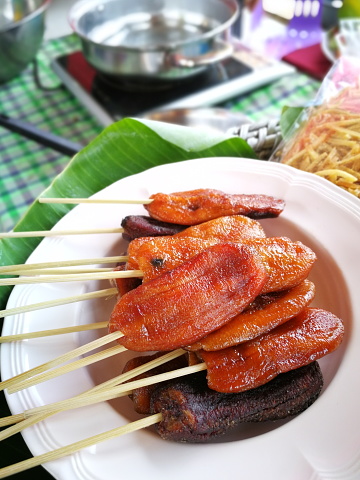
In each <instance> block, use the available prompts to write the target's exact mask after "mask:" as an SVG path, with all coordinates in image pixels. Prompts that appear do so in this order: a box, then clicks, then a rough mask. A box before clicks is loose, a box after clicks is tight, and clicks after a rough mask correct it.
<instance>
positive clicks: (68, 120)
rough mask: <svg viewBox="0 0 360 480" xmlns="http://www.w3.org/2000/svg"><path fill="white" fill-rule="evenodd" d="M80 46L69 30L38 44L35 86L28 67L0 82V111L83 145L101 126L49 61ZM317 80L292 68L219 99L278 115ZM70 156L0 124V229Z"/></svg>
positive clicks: (252, 112) (248, 111)
mask: <svg viewBox="0 0 360 480" xmlns="http://www.w3.org/2000/svg"><path fill="white" fill-rule="evenodd" d="M79 48H80V45H79V41H78V39H77V37H75V36H74V35H70V36H67V37H63V38H60V39H56V40H51V41H48V42H46V43H44V44H43V47H42V49H41V51H40V52H39V54H38V57H37V60H38V66H39V68H38V71H39V78H40V85H42V86H43V87H45V88H40V87H39V84H38V82H36V81H35V78H34V74H33V67H32V66H29V67H28V68H27V69H26V70H25V71H24V72H23V73H22V75H21V76H19V77H18V78H16V79H14V80H12V81H11V82H8V83H7V84H4V85H0V112H1V113H3V114H6V115H8V116H9V117H12V118H16V119H20V120H23V121H26V122H28V123H31V124H33V125H35V126H37V127H39V128H41V129H44V130H48V131H50V132H52V133H54V134H56V135H58V136H60V137H63V138H67V139H69V140H71V141H74V142H77V143H80V144H82V145H86V144H87V143H88V142H89V141H91V140H92V139H93V138H94V137H95V136H96V135H98V134H99V133H100V131H101V130H102V127H101V126H99V125H98V123H97V122H96V120H95V119H93V118H92V117H91V115H90V114H89V113H88V112H87V111H86V110H85V108H84V107H83V106H82V105H81V104H80V102H79V101H78V100H77V99H76V98H75V97H74V96H73V95H72V94H71V93H70V92H69V91H68V90H67V89H66V88H65V87H63V86H62V85H61V83H60V80H59V79H58V77H57V76H56V75H55V73H54V72H53V71H52V69H51V66H50V63H51V60H52V59H53V58H55V57H56V56H59V55H62V54H64V53H68V52H70V51H75V50H77V49H79ZM318 87H319V83H318V82H317V81H315V80H312V79H311V78H309V77H307V76H305V75H302V74H297V73H296V74H294V75H291V76H288V77H286V78H284V79H281V80H279V81H277V82H275V83H273V84H271V85H269V86H266V87H264V88H261V89H259V90H256V91H254V92H252V93H251V94H247V95H243V96H239V97H237V98H234V99H231V101H228V102H226V103H225V104H223V105H221V106H223V107H225V108H228V109H231V110H234V111H240V112H242V113H243V114H245V115H247V116H249V118H250V119H252V120H254V121H258V120H264V119H269V118H278V117H279V115H280V112H281V108H282V107H283V106H284V105H304V104H306V103H307V102H308V101H310V100H312V99H313V98H314V96H315V93H316V91H317V89H318ZM68 161H69V157H67V156H64V155H62V154H59V153H58V152H56V151H54V150H52V149H50V148H46V147H43V146H41V145H39V144H38V143H36V142H34V141H32V140H28V139H26V138H24V137H22V136H21V135H19V134H15V133H11V132H9V131H8V130H6V129H4V128H2V127H0V231H7V230H10V229H11V228H12V227H13V226H14V224H15V223H16V222H17V221H18V220H19V219H20V217H21V216H22V215H23V214H24V213H25V211H26V209H27V207H28V205H29V204H31V203H32V201H33V200H34V199H35V198H36V197H37V196H38V195H39V194H40V193H41V192H42V191H43V190H44V189H45V188H46V187H47V186H48V185H49V184H50V182H51V181H52V180H53V179H54V178H55V176H56V175H58V174H59V173H60V172H61V171H62V170H63V168H64V167H65V166H66V164H67V163H68Z"/></svg>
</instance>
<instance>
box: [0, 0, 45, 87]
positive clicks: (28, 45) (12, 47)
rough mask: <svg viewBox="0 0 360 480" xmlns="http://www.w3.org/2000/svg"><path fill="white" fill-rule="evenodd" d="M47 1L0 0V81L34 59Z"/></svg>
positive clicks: (41, 36) (17, 72)
mask: <svg viewBox="0 0 360 480" xmlns="http://www.w3.org/2000/svg"><path fill="white" fill-rule="evenodd" d="M49 3H50V0H0V83H2V82H7V81H8V80H11V79H12V78H14V77H16V76H17V75H19V74H20V72H21V71H22V70H24V68H25V67H26V66H27V65H28V64H29V63H30V62H31V60H33V59H34V57H35V56H36V53H37V51H38V49H39V47H40V45H41V42H42V40H43V35H44V28H45V11H46V9H47V7H48V6H49Z"/></svg>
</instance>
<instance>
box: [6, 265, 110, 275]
mask: <svg viewBox="0 0 360 480" xmlns="http://www.w3.org/2000/svg"><path fill="white" fill-rule="evenodd" d="M113 271H114V269H113V268H111V267H87V268H39V269H35V268H34V269H32V270H22V269H21V268H19V270H14V271H13V272H12V275H22V276H25V277H29V276H32V275H68V274H71V275H73V274H75V273H76V274H80V273H98V272H113ZM0 276H5V274H4V275H1V273H0Z"/></svg>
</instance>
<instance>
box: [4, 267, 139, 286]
mask: <svg viewBox="0 0 360 480" xmlns="http://www.w3.org/2000/svg"><path fill="white" fill-rule="evenodd" d="M142 276H143V272H142V271H141V270H123V271H111V272H99V273H74V274H71V273H69V274H68V275H43V276H39V277H21V278H1V279H0V286H1V285H27V284H33V283H58V282H81V281H86V280H106V279H107V280H110V279H115V278H133V277H139V278H141V277H142Z"/></svg>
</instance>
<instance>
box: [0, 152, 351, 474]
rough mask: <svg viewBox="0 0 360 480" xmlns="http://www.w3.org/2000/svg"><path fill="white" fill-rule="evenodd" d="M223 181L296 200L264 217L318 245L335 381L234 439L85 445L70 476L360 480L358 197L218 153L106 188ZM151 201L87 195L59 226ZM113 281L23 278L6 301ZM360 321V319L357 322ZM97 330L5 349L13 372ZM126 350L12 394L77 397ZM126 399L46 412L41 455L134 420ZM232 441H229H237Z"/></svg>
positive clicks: (72, 461)
mask: <svg viewBox="0 0 360 480" xmlns="http://www.w3.org/2000/svg"><path fill="white" fill-rule="evenodd" d="M199 187H203V188H217V189H221V190H223V191H226V192H229V193H235V192H244V193H265V194H271V195H275V196H278V197H282V198H284V199H285V200H286V208H285V211H284V212H283V214H282V215H281V216H280V217H279V218H277V219H267V220H263V221H262V224H263V226H264V228H265V230H266V232H267V234H268V235H285V236H289V237H291V238H292V239H294V240H300V241H302V242H304V243H305V244H307V245H308V246H309V247H311V248H312V249H313V250H314V251H315V252H316V254H317V256H318V260H317V262H316V265H315V266H314V268H313V271H312V273H311V279H312V280H313V281H314V282H315V283H316V287H317V294H316V298H315V301H314V305H315V306H320V307H323V308H326V309H328V310H331V311H332V312H334V313H335V314H336V315H338V316H340V317H341V318H342V319H343V320H344V323H345V327H346V336H345V340H344V342H343V344H342V345H341V347H340V348H339V349H338V350H337V351H336V352H334V353H333V354H331V355H329V356H328V357H325V358H324V359H322V360H321V361H320V364H321V366H322V370H323V373H324V378H325V388H324V390H323V392H322V394H321V396H320V398H319V399H318V400H317V401H316V402H315V404H313V405H312V406H311V407H310V408H309V409H308V410H306V411H305V412H303V413H302V414H301V415H299V416H298V417H296V418H293V419H292V420H290V421H288V422H282V423H270V424H266V425H247V426H245V427H244V428H243V429H240V430H239V432H238V433H237V434H235V435H232V437H231V438H226V439H223V440H221V441H218V442H216V443H212V444H206V445H190V444H175V443H171V442H165V441H163V440H161V439H160V438H159V437H158V436H157V434H156V433H154V432H153V431H152V430H151V429H148V430H146V431H145V430H143V431H139V432H136V433H131V434H129V435H126V436H123V437H121V438H117V439H114V440H110V441H107V442H104V443H101V444H99V445H97V446H94V447H91V448H86V449H84V450H83V451H81V452H79V453H77V454H75V455H72V456H70V457H67V458H64V459H61V460H57V461H54V462H51V463H48V464H46V465H45V467H46V468H47V469H48V470H49V471H50V472H51V473H52V475H53V476H54V477H55V478H57V479H61V480H72V479H76V480H78V479H81V480H85V479H86V480H90V479H91V480H115V479H116V480H118V479H119V478H141V477H143V478H147V479H149V480H152V479H153V480H165V479H167V480H168V479H169V478H171V479H172V480H180V479H181V480H183V479H184V478H188V477H189V475H191V476H195V477H196V476H199V475H201V477H202V478H207V479H209V480H212V479H214V480H215V479H218V478H219V476H221V477H222V478H225V479H230V478H240V477H241V478H246V479H247V480H251V479H254V480H255V479H256V480H258V479H261V478H268V479H276V480H289V479H291V480H310V479H311V480H315V479H316V480H325V479H327V480H328V479H330V478H331V479H341V480H350V479H353V480H355V479H359V477H360V454H359V452H360V433H359V432H360V415H359V407H358V398H359V395H360V376H359V375H358V365H359V360H360V354H359V345H360V333H359V319H360V302H359V300H358V279H359V275H358V271H359V254H360V247H359V232H360V203H359V201H358V200H357V199H356V198H353V197H352V196H351V195H350V194H347V193H346V192H343V191H342V190H340V189H339V188H338V187H335V186H334V185H332V184H331V183H330V182H327V181H326V180H324V179H322V178H318V177H316V176H315V175H312V174H308V173H305V172H301V171H299V170H296V169H293V168H292V167H288V166H286V165H280V164H276V163H265V162H261V161H255V160H247V159H238V158H236V159H232V158H212V159H201V160H193V161H186V162H182V163H177V164H170V165H166V166H161V167H157V168H154V169H151V170H148V171H146V172H144V173H141V174H139V175H135V176H132V177H129V178H125V179H123V180H121V181H119V182H117V183H115V184H114V185H112V186H110V187H109V188H106V189H105V190H103V191H102V192H100V193H98V194H97V195H96V196H97V197H101V198H147V197H148V196H149V195H150V194H151V193H156V192H160V191H163V192H165V191H166V192H171V191H179V190H188V189H193V188H199ZM130 213H133V214H136V213H137V214H144V213H145V211H144V209H143V207H142V206H134V205H112V206H109V205H108V206H104V205H97V206H95V205H80V206H78V207H76V208H75V209H74V210H73V211H72V212H71V213H69V214H68V215H66V217H64V218H63V219H62V220H61V221H60V222H59V223H58V225H57V226H56V228H57V229H71V228H89V227H99V228H106V227H111V226H117V225H119V223H120V221H121V219H122V218H123V217H124V216H125V215H128V214H130ZM124 249H125V244H124V243H123V241H122V240H119V238H118V236H116V235H95V236H93V235H88V236H86V238H85V237H84V236H76V237H61V238H47V239H44V241H43V242H42V243H41V244H40V246H39V247H38V248H37V249H36V250H35V251H34V253H33V254H32V255H31V257H30V258H29V260H28V262H39V261H47V260H55V259H58V260H64V259H69V258H89V257H96V256H101V255H112V254H114V253H117V254H121V253H122V252H123V250H124ZM99 286H106V282H102V283H101V285H100V284H97V283H94V282H88V283H84V284H82V283H75V282H74V283H71V284H70V283H68V284H66V283H64V284H62V283H58V284H39V285H33V286H18V287H16V288H15V289H14V290H13V293H12V295H11V297H10V300H9V303H8V307H9V308H10V307H16V306H21V305H24V304H29V303H36V302H40V301H44V300H48V299H51V298H56V297H65V296H68V295H71V294H75V293H80V292H85V291H91V290H95V289H98V288H99ZM112 304H113V302H112V301H105V300H98V301H88V302H80V303H77V304H72V305H67V306H63V307H56V308H51V309H47V310H40V311H37V312H33V313H26V314H22V315H15V316H13V317H8V318H7V319H6V321H5V327H4V332H3V334H4V335H8V334H16V333H21V332H27V331H33V330H41V329H44V328H51V327H54V328H55V327H61V326H66V325H74V324H79V323H88V322H95V321H102V320H106V319H107V318H108V315H109V312H110V310H111V308H112ZM356 320H357V321H356ZM96 335H100V334H99V332H98V333H97V334H96V333H87V334H68V335H64V336H61V337H50V338H47V339H37V340H28V341H23V342H18V343H14V344H9V345H4V346H3V347H2V355H1V365H2V375H3V378H4V379H6V378H9V377H12V376H14V375H17V374H19V373H21V372H22V371H24V370H27V369H28V368H31V367H34V366H36V365H37V364H40V363H42V362H45V361H47V360H50V359H51V358H53V357H55V356H57V355H60V354H61V353H64V352H66V351H68V350H71V349H73V348H75V347H77V346H79V345H81V344H83V343H85V342H87V341H89V340H90V339H92V338H94V337H95V336H96ZM125 359H126V354H122V355H120V356H118V357H114V358H112V360H109V361H104V362H101V364H100V363H99V364H97V365H96V366H94V367H88V368H86V369H85V368H84V369H82V370H81V371H76V372H72V373H70V374H67V375H66V376H63V377H60V378H58V379H53V380H51V381H48V382H46V383H43V384H40V385H38V386H34V387H31V388H30V389H28V390H25V391H21V392H19V393H17V394H13V395H11V396H8V402H9V405H10V408H11V410H12V412H13V413H18V412H22V411H23V410H24V409H28V408H32V407H36V406H38V405H42V404H46V403H49V402H53V401H56V400H60V399H65V398H69V397H71V396H73V395H75V394H77V393H80V392H82V391H84V390H85V389H88V388H90V387H91V386H93V385H94V384H96V383H98V382H99V381H101V380H105V379H107V378H110V377H112V376H113V375H114V374H115V373H118V372H119V371H120V370H121V367H122V365H123V363H124V361H125ZM136 418H138V417H137V415H136V414H135V413H133V411H132V406H131V402H130V400H129V399H128V398H123V399H118V400H117V401H114V402H111V403H102V404H98V405H94V406H89V407H84V408H81V409H78V410H74V411H71V412H66V413H64V414H59V415H55V416H53V417H50V418H48V419H47V420H46V421H44V422H43V423H41V424H38V425H36V426H34V427H31V428H28V429H27V430H25V431H24V432H23V435H24V438H25V441H26V443H27V444H28V446H29V448H30V449H31V451H32V453H33V454H34V455H38V454H40V453H43V452H44V451H47V450H51V449H54V448H57V447H60V446H62V445H66V444H69V443H72V442H74V441H76V440H79V439H81V438H85V437H88V436H90V435H94V434H96V433H100V432H102V431H106V430H108V429H111V428H114V427H116V426H119V425H121V424H125V423H127V422H129V421H132V420H135V419H136ZM230 440H231V441H230Z"/></svg>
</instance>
